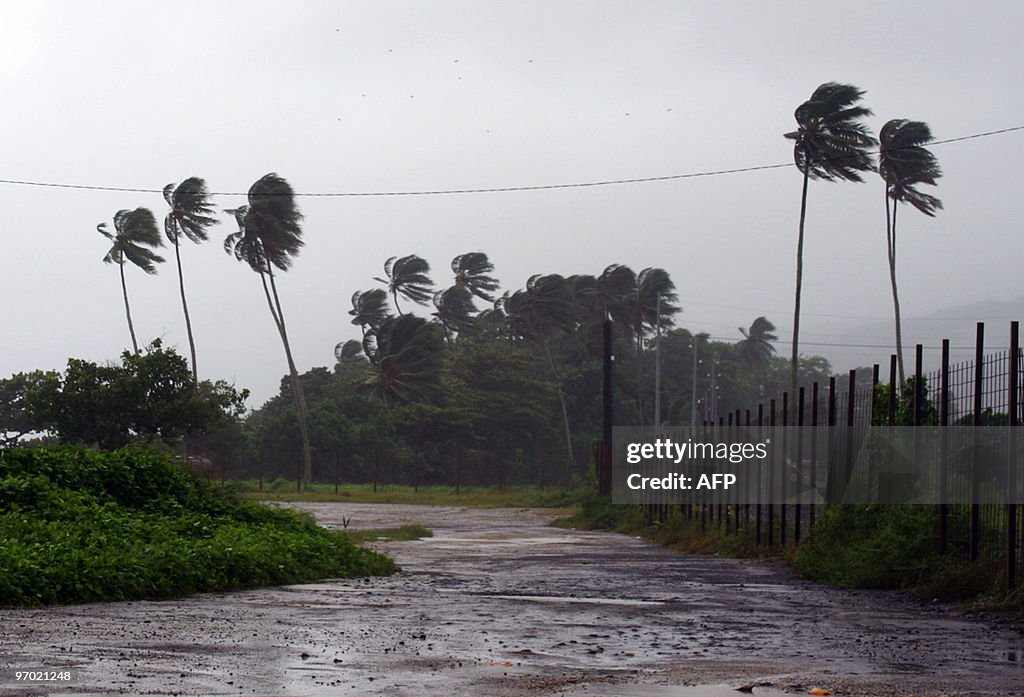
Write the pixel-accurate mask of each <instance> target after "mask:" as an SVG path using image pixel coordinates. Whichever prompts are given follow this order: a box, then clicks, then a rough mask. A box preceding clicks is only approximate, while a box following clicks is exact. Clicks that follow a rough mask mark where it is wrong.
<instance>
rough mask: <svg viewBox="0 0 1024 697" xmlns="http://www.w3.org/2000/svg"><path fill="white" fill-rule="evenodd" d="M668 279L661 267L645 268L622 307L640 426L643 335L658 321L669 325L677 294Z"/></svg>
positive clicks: (655, 326)
mask: <svg viewBox="0 0 1024 697" xmlns="http://www.w3.org/2000/svg"><path fill="white" fill-rule="evenodd" d="M675 290H676V286H675V284H674V283H673V282H672V278H671V277H670V276H669V275H668V272H667V271H665V270H664V269H658V268H646V269H644V270H643V271H641V272H640V273H638V274H637V275H636V286H635V288H634V289H633V292H632V294H631V295H628V296H627V297H626V299H625V310H626V313H627V316H628V317H629V325H628V326H629V328H630V331H631V332H632V335H633V340H634V341H635V342H636V384H637V391H636V408H637V414H638V417H639V420H640V421H639V423H640V425H641V426H643V424H644V409H643V390H642V389H641V385H642V384H643V353H644V338H645V337H646V335H647V333H648V331H652V332H653V331H656V330H657V328H658V322H659V321H660V322H661V326H662V327H666V326H671V325H672V323H673V319H672V318H673V316H674V315H675V314H676V313H678V312H679V307H678V306H676V305H673V304H672V303H674V302H675V301H676V300H678V296H677V295H676V292H675Z"/></svg>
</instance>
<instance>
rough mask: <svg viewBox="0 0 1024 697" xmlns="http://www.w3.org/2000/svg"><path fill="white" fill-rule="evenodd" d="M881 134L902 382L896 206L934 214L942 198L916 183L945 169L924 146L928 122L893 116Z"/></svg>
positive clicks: (925, 181) (880, 158)
mask: <svg viewBox="0 0 1024 697" xmlns="http://www.w3.org/2000/svg"><path fill="white" fill-rule="evenodd" d="M878 137H879V141H880V147H879V151H878V173H879V174H880V175H881V176H882V179H883V180H884V181H885V240H886V250H887V252H888V256H889V281H890V283H891V284H892V305H893V314H894V315H895V319H896V362H897V364H898V365H899V378H900V385H901V386H902V385H903V380H904V378H903V376H904V373H903V328H902V326H901V322H900V298H899V294H898V293H897V291H896V209H897V204H898V203H899V202H900V201H903V202H905V203H909V204H910V205H912V206H913V207H914V208H916V209H917V210H919V211H921V212H922V213H924V214H925V215H927V216H934V215H935V211H936V210H940V209H941V208H942V201H940V200H939V199H937V198H935V197H934V196H931V195H930V194H926V193H923V192H920V191H918V190H917V189H916V188H915V187H916V186H917V185H919V184H931V185H932V186H935V180H936V179H938V178H939V177H941V176H942V170H941V169H940V168H939V163H938V160H936V159H935V156H934V155H933V154H932V153H931V151H929V150H928V149H927V148H925V147H924V146H925V145H926V144H928V143H930V142H931V141H932V132H931V129H930V128H928V124H926V123H924V122H922V121H908V120H906V119H893V120H892V121H889V122H888V123H886V124H885V125H884V126H882V130H881V131H880V132H879V134H878ZM890 202H892V208H891V212H890V205H889V204H890Z"/></svg>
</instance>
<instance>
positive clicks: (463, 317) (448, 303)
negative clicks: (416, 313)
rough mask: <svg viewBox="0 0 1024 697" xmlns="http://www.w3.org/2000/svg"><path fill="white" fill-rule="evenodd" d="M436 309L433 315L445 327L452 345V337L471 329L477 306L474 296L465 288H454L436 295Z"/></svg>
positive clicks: (438, 292)
mask: <svg viewBox="0 0 1024 697" xmlns="http://www.w3.org/2000/svg"><path fill="white" fill-rule="evenodd" d="M434 308H435V311H434V312H433V313H431V314H432V315H433V316H434V317H436V318H437V321H438V322H440V323H441V326H442V327H444V333H445V338H446V339H447V340H448V343H449V344H450V343H451V342H452V335H453V334H458V333H460V332H464V331H466V330H467V329H471V328H472V326H473V315H474V314H476V311H477V310H476V306H475V305H473V294H472V293H470V291H469V289H468V288H467V287H465V286H457V285H456V286H452V287H451V288H446V289H445V290H439V291H437V292H436V293H434Z"/></svg>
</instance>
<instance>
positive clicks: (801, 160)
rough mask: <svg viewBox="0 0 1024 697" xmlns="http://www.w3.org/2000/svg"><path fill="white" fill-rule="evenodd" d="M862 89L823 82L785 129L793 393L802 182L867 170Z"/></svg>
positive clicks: (854, 176)
mask: <svg viewBox="0 0 1024 697" xmlns="http://www.w3.org/2000/svg"><path fill="white" fill-rule="evenodd" d="M863 95H864V91H863V90H861V89H860V88H858V87H855V86H853V85H842V84H839V83H835V82H826V83H824V84H822V85H819V86H818V88H817V89H816V90H814V93H813V94H812V95H811V98H810V99H808V100H807V101H806V102H804V103H803V104H801V105H800V106H798V107H797V108H796V112H795V114H794V116H795V118H796V123H797V130H795V131H792V132H790V133H787V134H786V138H788V139H790V140H792V141H793V161H794V162H795V163H796V166H797V169H799V170H800V172H801V173H802V174H803V190H802V193H801V195H800V228H799V233H798V235H797V242H796V291H795V299H794V309H793V353H792V358H791V360H790V362H791V374H790V385H789V387H790V390H789V391H790V394H796V390H797V378H798V375H797V373H798V371H799V357H800V295H801V290H802V287H803V268H804V221H805V220H806V218H807V184H808V182H809V180H811V179H821V180H823V181H835V180H837V179H841V180H845V181H852V182H860V181H863V179H862V178H861V175H860V173H861V172H866V171H868V170H870V169H871V167H872V165H871V155H870V154H869V150H870V148H872V147H873V146H874V145H875V144H876V141H875V139H874V138H873V137H872V136H871V134H870V132H869V130H868V127H867V126H866V125H864V124H863V123H861V119H863V118H864V117H867V116H871V110H870V109H868V108H866V107H863V106H859V102H860V99H861V97H862V96H863Z"/></svg>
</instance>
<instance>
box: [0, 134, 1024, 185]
mask: <svg viewBox="0 0 1024 697" xmlns="http://www.w3.org/2000/svg"><path fill="white" fill-rule="evenodd" d="M1022 130H1024V125H1022V126H1012V127H1010V128H1001V129H998V130H995V131H985V132H983V133H972V134H970V135H966V136H958V137H956V138H946V139H944V140H934V141H932V142H931V143H929V145H945V144H947V143H958V142H960V141H964V140H973V139H975V138H987V137H989V136H996V135H1002V134H1005V133H1012V132H1014V131H1022ZM873 154H877V151H875V152H874V153H873ZM832 159H843V158H832ZM795 166H796V164H795V163H793V162H785V163H779V164H774V165H756V166H751V167H737V168H734V169H715V170H706V171H701V172H687V173H685V174H667V175H663V176H659V177H636V178H632V179H606V180H601V181H592V182H574V183H569V184H536V185H531V186H501V187H490V188H473V189H424V190H420V191H334V192H306V193H299V192H297V193H295V194H294V195H295V196H307V197H313V198H342V197H360V196H363V197H366V196H447V195H454V194H493V193H509V192H516V191H550V190H554V189H585V188H590V187H596V186H616V185H620V184H647V183H651V182H663V181H675V180H680V179H697V178H702V177H717V176H721V175H724V174H742V173H745V172H760V171H764V170H770V169H783V168H786V167H795ZM0 184H12V185H17V186H37V187H49V188H54V189H77V190H81V191H116V192H122V193H137V194H162V193H163V188H162V187H161V188H159V189H150V188H145V187H128V186H102V185H98V184H62V183H58V182H40V181H28V180H23V179H0ZM210 194H211V195H213V196H247V195H248V194H247V193H244V192H240V191H212V192H210Z"/></svg>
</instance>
